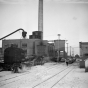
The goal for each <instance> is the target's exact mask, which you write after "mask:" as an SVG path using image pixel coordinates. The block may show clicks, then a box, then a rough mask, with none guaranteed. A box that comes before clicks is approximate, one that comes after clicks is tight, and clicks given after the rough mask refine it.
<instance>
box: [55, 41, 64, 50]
mask: <svg viewBox="0 0 88 88" xmlns="http://www.w3.org/2000/svg"><path fill="white" fill-rule="evenodd" d="M54 43H55V49H56V50H58V48H59V51H65V40H54Z"/></svg>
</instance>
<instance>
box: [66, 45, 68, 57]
mask: <svg viewBox="0 0 88 88" xmlns="http://www.w3.org/2000/svg"><path fill="white" fill-rule="evenodd" d="M66 44H67V58H68V43H66Z"/></svg>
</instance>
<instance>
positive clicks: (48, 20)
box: [0, 0, 88, 53]
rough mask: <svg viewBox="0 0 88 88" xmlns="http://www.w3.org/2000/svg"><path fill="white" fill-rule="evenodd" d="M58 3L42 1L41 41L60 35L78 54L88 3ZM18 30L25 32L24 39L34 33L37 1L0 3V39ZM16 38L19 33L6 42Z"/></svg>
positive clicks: (6, 0) (56, 0)
mask: <svg viewBox="0 0 88 88" xmlns="http://www.w3.org/2000/svg"><path fill="white" fill-rule="evenodd" d="M62 1H65V0H62ZM66 1H69V0H66ZM71 1H72V0H71ZM74 1H82V0H74ZM84 1H86V0H84ZM60 2H61V0H44V8H43V9H44V11H43V12H44V15H43V19H44V20H43V23H44V39H45V40H54V39H57V38H58V36H57V34H61V37H60V38H61V39H66V40H68V43H69V46H72V47H74V50H75V53H78V47H79V42H80V41H82V42H88V33H87V32H88V3H87V2H86V3H79V2H77V3H69V2H66V3H64V2H61V3H60ZM19 28H23V29H24V30H25V31H27V37H29V35H31V34H32V31H37V30H38V0H0V38H1V37H3V36H5V35H7V34H9V33H11V32H13V31H15V30H16V29H19ZM19 38H21V31H20V32H17V33H15V34H13V35H11V36H10V37H8V38H6V39H19ZM1 43H2V42H1V41H0V47H1V46H2V44H1Z"/></svg>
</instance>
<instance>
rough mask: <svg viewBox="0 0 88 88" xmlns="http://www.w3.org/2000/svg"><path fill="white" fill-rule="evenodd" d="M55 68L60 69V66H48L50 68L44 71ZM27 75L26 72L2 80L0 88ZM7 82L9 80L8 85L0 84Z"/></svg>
mask: <svg viewBox="0 0 88 88" xmlns="http://www.w3.org/2000/svg"><path fill="white" fill-rule="evenodd" d="M55 67H60V65H59V66H58V65H57V64H54V66H50V67H48V68H47V69H46V70H51V69H53V68H55ZM28 74H29V71H27V72H25V73H21V75H17V76H13V77H10V78H6V79H2V80H0V84H1V85H0V87H1V86H4V85H6V84H10V83H12V82H15V81H17V80H19V79H20V78H19V79H17V80H15V81H13V79H15V78H17V77H21V76H25V75H28ZM10 75H11V74H10ZM9 80H11V81H10V82H8V83H4V84H2V82H5V81H9Z"/></svg>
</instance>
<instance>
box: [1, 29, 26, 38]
mask: <svg viewBox="0 0 88 88" xmlns="http://www.w3.org/2000/svg"><path fill="white" fill-rule="evenodd" d="M20 30H22V31H23V32H22V33H23V34H27V32H25V31H24V30H23V29H22V28H20V29H17V30H16V31H14V32H12V33H10V34H8V35H6V36H4V37H2V38H0V40H2V39H4V38H6V37H8V36H10V35H12V34H14V33H15V32H17V31H20ZM22 36H23V35H22ZM24 37H26V35H25V36H23V38H24Z"/></svg>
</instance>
